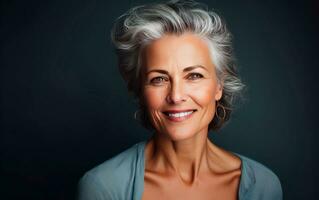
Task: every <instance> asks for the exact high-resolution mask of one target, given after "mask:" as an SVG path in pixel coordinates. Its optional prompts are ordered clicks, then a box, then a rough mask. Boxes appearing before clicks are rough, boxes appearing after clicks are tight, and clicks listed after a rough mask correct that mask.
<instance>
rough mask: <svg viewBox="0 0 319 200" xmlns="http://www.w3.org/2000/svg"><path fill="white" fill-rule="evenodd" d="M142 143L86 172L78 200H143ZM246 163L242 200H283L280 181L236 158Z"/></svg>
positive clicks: (256, 165)
mask: <svg viewBox="0 0 319 200" xmlns="http://www.w3.org/2000/svg"><path fill="white" fill-rule="evenodd" d="M145 144H146V141H143V142H140V143H137V144H135V145H134V146H132V147H131V148H129V149H127V150H125V151H124V152H122V153H120V154H118V155H117V156H115V157H113V158H111V159H109V160H107V161H105V162H104V163H102V164H100V165H98V166H96V167H94V168H93V169H91V170H90V171H88V172H86V173H85V174H84V176H83V177H82V178H81V180H80V182H79V185H78V186H79V187H78V200H93V199H94V200H110V199H112V200H140V199H141V198H142V194H143V190H144V149H145ZM236 155H237V156H238V157H239V158H240V159H241V161H242V165H241V177H240V183H239V191H238V198H239V200H250V199H251V200H281V199H282V190H281V185H280V181H279V179H278V177H277V176H276V175H275V174H274V173H273V172H272V171H271V170H270V169H268V168H266V167H265V166H263V165H262V164H260V163H258V162H256V161H254V160H251V159H249V158H247V157H245V156H242V155H239V154H236Z"/></svg>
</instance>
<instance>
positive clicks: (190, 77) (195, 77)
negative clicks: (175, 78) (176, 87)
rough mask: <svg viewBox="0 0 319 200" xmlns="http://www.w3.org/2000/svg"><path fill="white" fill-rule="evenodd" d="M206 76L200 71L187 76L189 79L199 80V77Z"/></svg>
mask: <svg viewBox="0 0 319 200" xmlns="http://www.w3.org/2000/svg"><path fill="white" fill-rule="evenodd" d="M203 77H204V76H203V75H201V74H200V73H191V74H189V75H188V76H187V79H189V80H197V79H201V78H203Z"/></svg>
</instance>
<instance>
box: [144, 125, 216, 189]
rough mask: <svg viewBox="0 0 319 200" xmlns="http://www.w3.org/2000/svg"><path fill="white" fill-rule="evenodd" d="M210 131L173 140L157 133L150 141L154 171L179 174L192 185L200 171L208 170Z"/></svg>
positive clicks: (150, 159)
mask: <svg viewBox="0 0 319 200" xmlns="http://www.w3.org/2000/svg"><path fill="white" fill-rule="evenodd" d="M207 134H208V131H207V130H204V131H203V132H202V133H198V134H196V135H195V136H194V137H193V138H189V139H185V140H179V141H172V140H171V139H169V138H167V137H165V136H163V135H161V134H160V133H156V134H155V135H154V136H153V137H152V139H151V140H150V142H149V146H150V148H149V152H148V153H149V155H150V156H148V158H149V160H148V161H147V162H148V163H150V165H151V168H152V171H157V172H160V173H165V174H170V175H178V177H179V178H180V179H181V180H182V181H183V182H184V183H185V184H187V185H192V184H193V183H194V182H195V181H196V179H197V177H198V175H199V173H200V172H202V171H206V170H208V168H209V167H208V162H207V160H208V159H207V156H208V151H209V144H210V143H211V142H210V141H209V139H208V138H207Z"/></svg>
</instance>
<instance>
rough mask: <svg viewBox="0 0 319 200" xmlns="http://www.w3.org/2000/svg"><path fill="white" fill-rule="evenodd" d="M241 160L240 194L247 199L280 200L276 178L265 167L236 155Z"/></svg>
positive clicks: (279, 184) (279, 185)
mask: <svg viewBox="0 0 319 200" xmlns="http://www.w3.org/2000/svg"><path fill="white" fill-rule="evenodd" d="M238 156H239V157H240V158H241V160H242V177H241V183H240V184H241V185H240V193H241V194H242V195H243V196H246V197H249V198H248V199H265V200H266V199H274V200H277V199H278V200H279V199H282V188H281V183H280V180H279V178H278V176H277V175H276V174H275V173H274V172H273V171H272V170H270V169H269V168H268V167H266V166H265V165H263V164H261V163H259V162H257V161H255V160H252V159H250V158H247V157H245V156H242V155H238Z"/></svg>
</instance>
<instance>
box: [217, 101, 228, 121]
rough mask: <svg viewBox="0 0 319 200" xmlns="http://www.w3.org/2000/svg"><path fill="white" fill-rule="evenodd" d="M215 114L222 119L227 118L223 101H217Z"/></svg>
mask: <svg viewBox="0 0 319 200" xmlns="http://www.w3.org/2000/svg"><path fill="white" fill-rule="evenodd" d="M220 112H222V113H223V114H222V115H221V113H220ZM215 114H216V116H217V117H218V118H219V119H220V120H225V118H226V109H225V106H223V105H222V104H221V103H219V101H217V102H216V109H215ZM221 116H222V117H221Z"/></svg>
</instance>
